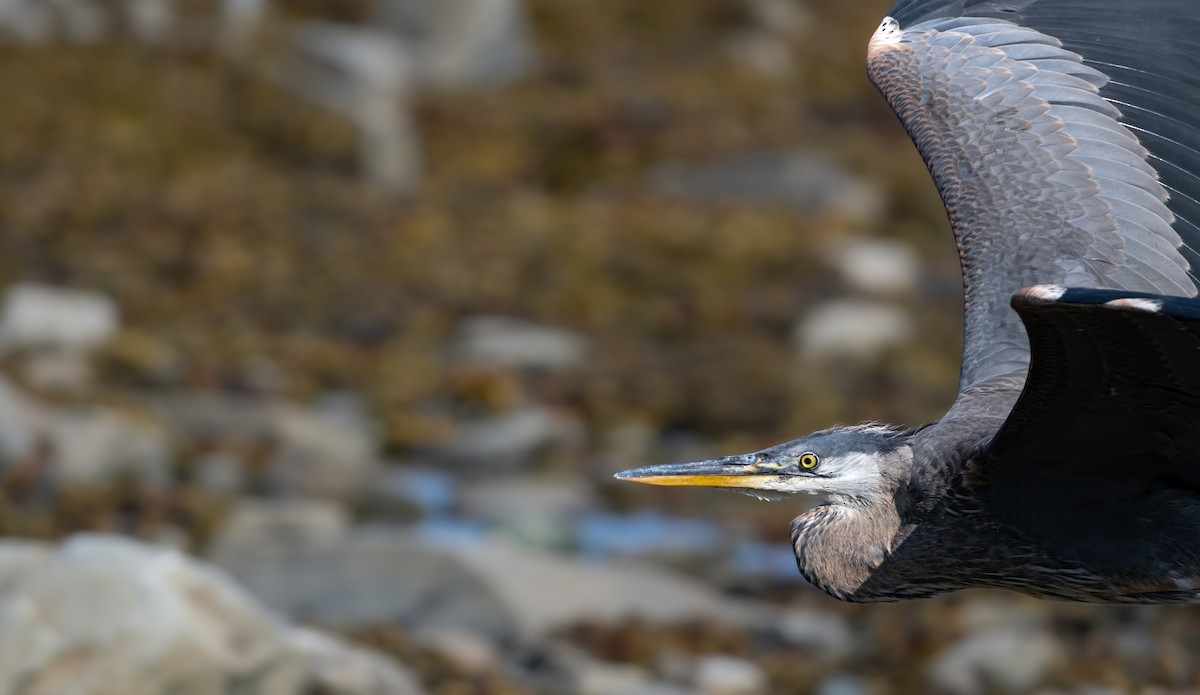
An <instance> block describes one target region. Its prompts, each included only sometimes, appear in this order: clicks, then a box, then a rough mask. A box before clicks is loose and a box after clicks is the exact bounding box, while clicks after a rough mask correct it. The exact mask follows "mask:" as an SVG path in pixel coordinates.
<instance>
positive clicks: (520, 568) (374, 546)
mask: <svg viewBox="0 0 1200 695" xmlns="http://www.w3.org/2000/svg"><path fill="white" fill-rule="evenodd" d="M212 560H213V561H214V562H215V563H216V564H217V565H219V566H220V567H222V568H224V569H226V570H227V571H228V572H230V573H231V574H232V575H233V576H234V577H235V578H237V579H238V580H239V581H240V582H241V583H242V584H243V585H244V586H245V587H246V588H247V589H248V590H249V591H250V592H251V593H252V594H254V595H255V596H258V597H259V598H260V599H261V600H263V601H264V602H265V603H266V604H267V605H269V606H271V607H272V608H274V609H276V610H278V611H280V612H282V613H284V614H285V615H288V616H290V617H293V618H295V619H297V620H299V621H303V622H310V623H316V624H321V625H328V626H333V627H353V626H359V625H375V624H379V623H381V622H388V621H396V622H399V623H401V624H403V625H406V626H408V627H410V628H413V629H418V628H419V629H433V628H450V629H457V630H466V631H470V632H474V633H477V634H480V635H484V636H486V637H487V638H488V639H491V640H493V641H496V642H498V643H508V642H511V641H513V640H521V641H526V642H531V643H532V642H536V641H537V640H540V639H541V638H542V637H543V636H545V635H547V634H550V633H553V632H554V631H556V630H559V629H563V628H565V627H566V626H568V625H571V624H574V623H578V622H582V621H588V620H591V621H616V620H618V619H622V618H627V617H639V616H640V617H641V618H643V619H645V620H649V621H680V620H690V619H697V618H699V619H705V618H707V619H713V620H718V621H726V622H737V623H739V624H744V623H746V622H748V621H751V620H754V619H756V618H755V616H756V615H757V614H756V613H755V612H754V610H753V609H752V608H751V607H748V606H745V605H743V604H740V603H734V602H731V601H728V600H726V599H724V598H722V597H721V596H720V595H719V594H717V593H715V592H713V591H712V590H711V589H709V588H708V587H706V586H703V585H701V584H699V583H696V582H694V581H691V580H689V579H688V578H685V577H680V576H676V575H673V574H669V573H666V572H661V571H657V570H652V569H648V568H642V567H633V566H628V567H626V566H620V567H618V566H604V565H593V564H581V563H577V562H574V561H571V560H568V559H564V558H559V557H556V556H552V555H547V554H542V553H536V552H532V551H529V550H524V549H520V548H517V547H514V546H512V545H510V544H507V543H504V542H502V541H499V540H486V541H483V542H478V543H474V544H471V543H443V544H438V545H430V544H427V543H424V542H422V541H421V540H420V539H419V537H416V536H414V535H412V534H409V533H407V532H405V531H403V530H399V529H395V528H373V529H364V530H360V531H356V532H353V533H351V534H350V535H348V536H346V537H344V538H342V539H340V540H337V541H335V542H327V543H296V544H277V543H263V542H248V543H243V544H236V545H235V544H222V546H221V547H220V548H218V549H217V550H216V551H215V552H214V554H213V555H212Z"/></svg>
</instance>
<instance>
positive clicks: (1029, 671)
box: [928, 629, 1061, 695]
mask: <svg viewBox="0 0 1200 695" xmlns="http://www.w3.org/2000/svg"><path fill="white" fill-rule="evenodd" d="M1060 655H1061V648H1060V646H1059V644H1058V642H1056V641H1055V640H1054V639H1052V638H1051V637H1050V636H1049V635H1047V634H1046V633H1045V632H1043V631H1041V630H1037V629H990V630H984V631H982V632H978V633H975V634H972V635H969V636H967V637H966V638H965V639H963V640H962V641H961V642H959V643H958V644H955V645H953V646H951V647H949V648H948V649H946V650H945V651H943V652H942V653H940V654H938V655H937V656H935V657H934V658H933V660H932V661H931V662H930V663H929V668H928V676H929V681H930V684H931V685H932V687H933V689H934V690H935V691H937V692H940V693H952V694H953V695H976V694H977V693H988V692H994V691H1001V692H1007V693H1026V692H1030V691H1032V690H1033V689H1034V688H1035V687H1036V686H1038V685H1039V684H1041V682H1042V681H1043V680H1044V679H1045V678H1046V676H1047V674H1049V673H1050V670H1051V668H1053V666H1054V665H1055V663H1056V662H1057V661H1058V660H1059V658H1060Z"/></svg>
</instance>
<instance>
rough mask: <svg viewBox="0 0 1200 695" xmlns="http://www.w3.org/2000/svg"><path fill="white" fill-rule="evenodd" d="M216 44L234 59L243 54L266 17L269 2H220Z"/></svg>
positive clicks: (239, 0) (258, 0) (222, 0)
mask: <svg viewBox="0 0 1200 695" xmlns="http://www.w3.org/2000/svg"><path fill="white" fill-rule="evenodd" d="M220 4H221V9H220V12H221V15H220V29H219V37H218V43H219V44H220V47H221V49H222V50H223V51H225V52H226V53H227V54H230V55H233V56H235V57H237V56H241V55H242V54H244V53H245V52H246V51H247V49H249V47H250V43H251V41H252V40H253V39H254V37H255V36H256V35H257V34H258V30H259V29H260V28H261V27H262V24H263V21H264V20H265V19H266V17H267V10H268V9H269V0H220Z"/></svg>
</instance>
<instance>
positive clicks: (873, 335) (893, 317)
mask: <svg viewBox="0 0 1200 695" xmlns="http://www.w3.org/2000/svg"><path fill="white" fill-rule="evenodd" d="M914 332H915V328H914V326H913V321H912V318H911V317H910V316H909V315H908V313H907V312H905V311H904V310H902V309H899V308H897V307H894V306H891V305H889V304H884V303H881V302H874V301H867V300H861V299H838V300H834V301H830V302H826V303H824V304H821V305H820V306H818V307H816V308H815V309H813V310H812V312H810V313H809V314H808V316H806V317H804V319H803V320H801V321H800V322H799V323H798V324H797V326H796V330H795V334H794V336H795V341H796V344H797V346H798V347H799V348H800V353H801V354H802V355H804V356H807V357H816V358H829V357H852V358H856V359H871V358H873V357H876V356H878V355H879V354H880V353H882V352H884V351H885V350H888V349H892V348H896V347H899V346H901V345H904V344H906V343H908V342H909V341H910V340H911V339H912V337H913V334H914Z"/></svg>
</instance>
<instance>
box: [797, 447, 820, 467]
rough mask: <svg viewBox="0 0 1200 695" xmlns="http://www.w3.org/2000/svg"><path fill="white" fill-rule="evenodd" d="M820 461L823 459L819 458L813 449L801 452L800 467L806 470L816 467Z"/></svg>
mask: <svg viewBox="0 0 1200 695" xmlns="http://www.w3.org/2000/svg"><path fill="white" fill-rule="evenodd" d="M820 462H821V459H820V458H818V457H817V455H816V454H814V453H812V452H811V451H807V452H805V453H803V454H800V467H801V468H803V469H805V470H810V471H811V470H812V469H814V468H816V467H817V464H818V463H820Z"/></svg>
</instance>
